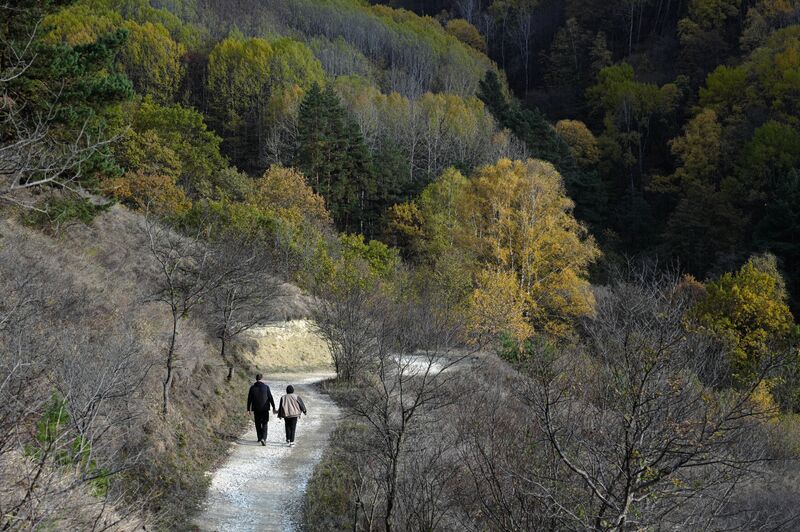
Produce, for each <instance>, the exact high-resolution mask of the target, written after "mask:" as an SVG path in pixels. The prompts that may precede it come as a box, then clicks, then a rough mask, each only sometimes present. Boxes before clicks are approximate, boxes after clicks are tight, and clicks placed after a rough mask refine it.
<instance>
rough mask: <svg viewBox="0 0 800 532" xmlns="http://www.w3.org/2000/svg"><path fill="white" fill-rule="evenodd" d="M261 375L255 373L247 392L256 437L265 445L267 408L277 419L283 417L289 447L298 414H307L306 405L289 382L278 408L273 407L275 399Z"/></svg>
mask: <svg viewBox="0 0 800 532" xmlns="http://www.w3.org/2000/svg"><path fill="white" fill-rule="evenodd" d="M261 378H262V375H261V374H260V373H259V374H258V375H256V382H255V383H254V384H253V385H252V386H250V392H249V393H248V394H247V413H248V414H249V413H250V412H252V413H253V421H254V422H255V424H256V437H257V438H258V441H259V442H260V443H261V445H267V423H269V410H270V406H271V407H272V413H273V414H277V415H278V418H279V419H283V421H284V423H285V424H286V443H287V444H288V445H289V447H291V446H293V445H294V432H295V430H296V429H297V420H298V419H299V418H300V414H301V413H303V414H306V415H307V414H308V412H306V405H305V404H304V403H303V399H302V398H301V397H300V396H299V395H295V393H294V387H293V386H292V385H291V384H290V385H289V386H287V387H286V395H284V396H283V397H281V401H280V403H279V406H278V408H277V409H276V408H275V400H274V399H273V398H272V392H271V391H270V389H269V386H267V385H266V384H265V383H264V382H262V381H261Z"/></svg>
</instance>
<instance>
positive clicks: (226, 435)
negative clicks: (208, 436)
mask: <svg viewBox="0 0 800 532" xmlns="http://www.w3.org/2000/svg"><path fill="white" fill-rule="evenodd" d="M214 436H216V437H217V438H219V439H221V440H224V441H226V442H231V443H232V442H235V441H236V440H238V439H239V435H238V434H230V433H228V432H220V431H218V430H215V431H214Z"/></svg>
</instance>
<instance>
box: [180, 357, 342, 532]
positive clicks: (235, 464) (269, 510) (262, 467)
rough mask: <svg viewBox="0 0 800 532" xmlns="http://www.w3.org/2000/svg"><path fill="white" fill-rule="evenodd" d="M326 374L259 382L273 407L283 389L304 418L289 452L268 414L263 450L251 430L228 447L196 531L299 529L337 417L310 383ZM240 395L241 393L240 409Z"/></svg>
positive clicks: (278, 423)
mask: <svg viewBox="0 0 800 532" xmlns="http://www.w3.org/2000/svg"><path fill="white" fill-rule="evenodd" d="M330 376H331V375H328V374H310V373H303V374H283V375H277V374H274V375H271V376H270V377H271V378H268V379H265V382H266V383H267V384H269V386H270V388H271V389H272V395H273V396H274V397H275V403H276V405H277V403H278V401H279V400H280V397H281V396H282V395H283V394H284V392H285V390H286V385H287V384H292V385H293V386H294V388H295V393H296V394H298V395H300V396H301V397H302V398H303V401H304V402H305V404H306V408H307V409H308V416H303V417H302V418H301V419H300V421H299V422H298V424H297V434H296V439H295V442H296V443H295V445H294V447H288V446H287V445H286V443H284V442H285V441H286V436H285V433H284V425H283V421H282V420H279V419H277V416H274V415H272V414H270V421H269V432H268V437H267V446H266V447H262V446H261V444H259V443H258V442H256V430H255V427H254V426H253V425H252V423H251V425H250V428H249V430H248V431H247V433H245V434H243V435H242V436H241V437H240V438H239V439H238V440H237V441H236V442H234V443H233V447H232V451H231V455H230V457H229V458H228V460H227V461H226V462H225V464H224V465H223V466H222V467H221V468H220V469H218V470H217V471H216V472H215V473H214V475H213V478H212V481H211V487H210V488H209V492H208V496H207V498H206V502H205V505H204V509H203V511H202V513H201V514H200V515H199V516H198V517H197V519H196V520H195V525H196V526H197V528H198V529H199V530H214V531H237V532H245V531H250V530H252V531H256V530H258V531H270V530H275V531H293V530H300V529H301V528H302V527H301V525H300V523H301V522H302V504H303V495H304V493H305V489H306V485H307V483H308V479H309V478H310V477H311V473H312V472H313V470H314V466H315V465H316V464H317V462H319V460H320V457H321V456H322V451H323V450H324V449H325V447H326V445H327V444H328V438H329V436H330V433H331V431H332V430H333V429H334V427H335V426H336V423H337V421H338V420H339V417H340V412H339V409H338V408H337V407H336V405H335V404H334V403H333V401H331V400H330V398H329V397H328V396H326V395H324V394H322V393H321V392H319V391H318V389H317V388H316V386H312V385H313V384H314V383H316V382H319V381H321V380H323V379H326V378H328V377H330ZM246 393H247V391H246V390H243V391H242V405H243V407H244V398H245V394H246Z"/></svg>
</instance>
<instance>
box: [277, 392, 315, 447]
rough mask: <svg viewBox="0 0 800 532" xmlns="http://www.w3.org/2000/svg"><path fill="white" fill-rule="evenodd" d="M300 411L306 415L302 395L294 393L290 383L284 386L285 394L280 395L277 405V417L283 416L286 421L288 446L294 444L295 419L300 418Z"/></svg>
mask: <svg viewBox="0 0 800 532" xmlns="http://www.w3.org/2000/svg"><path fill="white" fill-rule="evenodd" d="M301 413H303V414H306V415H308V412H306V405H305V403H303V398H302V397H300V396H299V395H295V394H294V386H292V385H291V384H290V385H289V386H287V387H286V395H284V396H283V397H281V403H280V406H279V407H278V417H279V418H283V421H284V423H286V443H288V444H289V446H290V447H291V446H292V445H294V432H295V430H296V429H297V420H298V419H300V414H301Z"/></svg>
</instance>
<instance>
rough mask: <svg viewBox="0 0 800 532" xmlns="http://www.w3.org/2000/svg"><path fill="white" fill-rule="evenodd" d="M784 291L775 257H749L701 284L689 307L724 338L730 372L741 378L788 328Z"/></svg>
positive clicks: (747, 376) (757, 365)
mask: <svg viewBox="0 0 800 532" xmlns="http://www.w3.org/2000/svg"><path fill="white" fill-rule="evenodd" d="M786 299H787V294H786V287H785V285H784V281H783V278H782V276H781V274H780V272H779V271H778V268H777V263H776V261H775V257H774V256H772V255H762V256H758V257H753V258H751V259H750V260H749V261H747V263H746V264H745V265H744V266H742V268H741V269H740V270H739V271H738V272H736V273H726V274H724V275H723V276H722V277H720V278H719V279H718V280H716V281H712V282H710V283H708V284H707V285H706V295H705V297H703V299H702V300H701V301H700V302H699V303H698V304H697V306H696V307H695V308H694V309H693V317H694V318H695V319H697V321H698V322H699V324H700V325H702V326H703V327H706V328H708V329H710V330H711V331H713V332H714V333H716V334H718V335H719V336H720V337H722V338H723V339H725V340H726V341H728V342H730V345H731V349H732V357H733V360H732V366H733V371H734V374H733V377H734V378H735V379H736V380H737V381H738V382H741V383H747V382H749V380H750V379H751V378H753V377H754V376H757V375H758V372H759V371H760V365H761V363H762V361H764V360H765V359H766V357H767V356H769V354H770V353H771V352H772V351H773V350H776V349H782V348H784V347H783V346H782V345H781V344H782V342H784V341H785V340H786V339H787V337H788V335H789V334H790V333H791V332H792V330H793V329H794V319H793V318H792V314H791V312H790V311H789V307H788V305H787V303H786Z"/></svg>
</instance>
